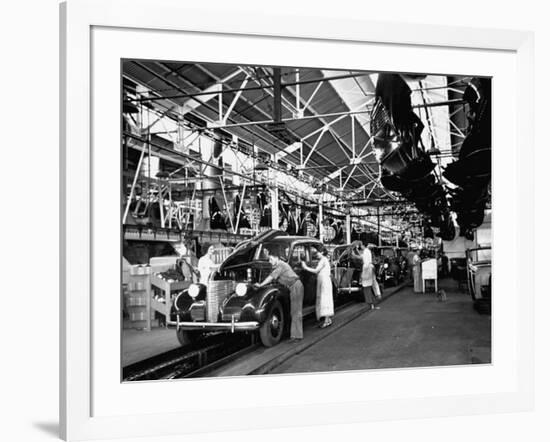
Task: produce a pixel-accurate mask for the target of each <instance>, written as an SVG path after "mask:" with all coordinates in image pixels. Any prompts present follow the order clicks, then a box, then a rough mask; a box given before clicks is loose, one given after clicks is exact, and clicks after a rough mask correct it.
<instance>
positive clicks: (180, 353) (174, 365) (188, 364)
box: [122, 301, 354, 382]
mask: <svg viewBox="0 0 550 442" xmlns="http://www.w3.org/2000/svg"><path fill="white" fill-rule="evenodd" d="M353 302H354V301H347V302H344V303H342V304H339V303H338V304H337V305H336V306H335V311H338V310H341V309H342V308H345V307H347V306H349V305H350V304H352V303H353ZM304 319H305V322H306V323H307V322H310V321H311V318H304ZM259 346H260V344H259V343H258V340H257V336H256V334H255V333H244V334H241V333H239V334H234V335H232V334H227V333H216V334H212V335H208V336H206V337H205V338H203V339H202V340H200V341H197V342H196V343H194V344H191V345H188V346H184V347H180V348H176V349H174V350H170V351H168V352H165V353H162V354H159V355H156V356H152V357H150V358H148V359H145V360H143V361H140V362H136V363H134V364H131V365H128V366H126V367H124V368H123V369H122V381H123V382H131V381H151V380H167V379H181V378H192V377H204V376H207V375H208V373H209V372H210V371H212V370H214V369H216V368H219V367H221V366H223V365H224V364H227V363H229V362H231V361H233V360H234V359H236V358H239V357H241V356H244V355H246V354H248V353H251V352H252V351H254V350H255V349H257V348H258V347H259Z"/></svg>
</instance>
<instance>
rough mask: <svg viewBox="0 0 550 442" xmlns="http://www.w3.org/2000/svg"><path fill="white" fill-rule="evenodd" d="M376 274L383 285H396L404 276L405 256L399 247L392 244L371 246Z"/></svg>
mask: <svg viewBox="0 0 550 442" xmlns="http://www.w3.org/2000/svg"><path fill="white" fill-rule="evenodd" d="M372 252H373V260H374V263H375V269H376V275H377V277H378V279H379V280H380V282H381V283H383V284H384V285H397V284H399V283H400V282H401V281H402V280H403V279H404V277H405V272H406V267H407V266H406V262H405V261H406V258H405V259H403V258H404V256H403V254H402V252H401V249H400V248H399V247H394V246H375V247H372Z"/></svg>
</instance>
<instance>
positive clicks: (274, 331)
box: [260, 300, 285, 347]
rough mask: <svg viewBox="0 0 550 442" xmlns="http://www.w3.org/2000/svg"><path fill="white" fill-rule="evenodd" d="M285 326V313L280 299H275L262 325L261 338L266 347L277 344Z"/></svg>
mask: <svg viewBox="0 0 550 442" xmlns="http://www.w3.org/2000/svg"><path fill="white" fill-rule="evenodd" d="M284 327H285V315H284V311H283V306H282V305H281V302H280V301H278V300H277V301H275V302H274V303H273V304H272V305H271V307H270V309H269V311H268V314H267V316H266V319H265V321H264V322H263V323H262V325H261V326H260V340H261V341H262V345H263V346H264V347H273V346H274V345H277V344H278V343H279V342H280V340H281V338H282V336H283V330H284Z"/></svg>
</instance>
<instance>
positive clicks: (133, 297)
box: [124, 265, 153, 331]
mask: <svg viewBox="0 0 550 442" xmlns="http://www.w3.org/2000/svg"><path fill="white" fill-rule="evenodd" d="M124 305H125V307H126V311H127V313H128V316H129V326H130V327H131V328H136V329H142V330H147V331H149V330H151V319H152V314H153V313H152V311H151V267H150V266H148V265H133V266H131V267H130V272H129V280H128V284H127V286H126V290H125V294H124Z"/></svg>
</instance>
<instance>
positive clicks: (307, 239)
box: [266, 236, 321, 243]
mask: <svg viewBox="0 0 550 442" xmlns="http://www.w3.org/2000/svg"><path fill="white" fill-rule="evenodd" d="M266 242H271V243H274V242H285V243H292V242H311V243H320V242H321V241H319V240H318V239H316V238H310V237H308V236H277V237H276V238H272V239H270V240H268V241H266Z"/></svg>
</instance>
